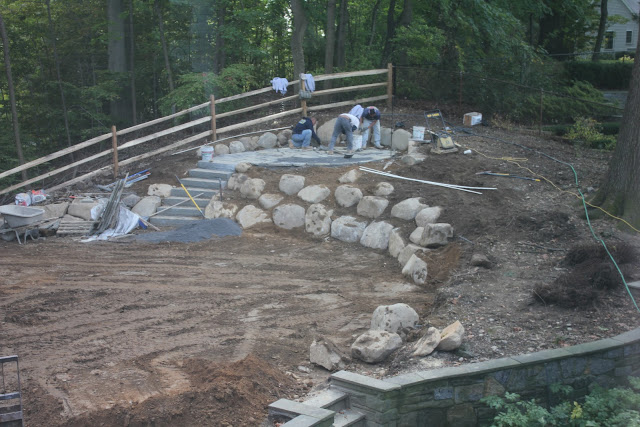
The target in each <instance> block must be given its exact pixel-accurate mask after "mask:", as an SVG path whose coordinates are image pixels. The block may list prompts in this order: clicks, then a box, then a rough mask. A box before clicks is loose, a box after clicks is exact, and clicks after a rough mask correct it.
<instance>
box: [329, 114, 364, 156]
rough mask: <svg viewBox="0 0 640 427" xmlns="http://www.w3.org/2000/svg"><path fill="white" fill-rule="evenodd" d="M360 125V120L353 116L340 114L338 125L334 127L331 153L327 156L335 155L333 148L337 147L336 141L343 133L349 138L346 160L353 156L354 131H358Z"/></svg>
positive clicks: (330, 145)
mask: <svg viewBox="0 0 640 427" xmlns="http://www.w3.org/2000/svg"><path fill="white" fill-rule="evenodd" d="M359 125H360V119H358V118H357V117H356V116H354V115H352V114H340V115H339V116H338V120H336V124H335V125H334V126H333V134H332V135H331V142H330V143H329V151H328V153H327V154H333V147H334V146H335V145H336V139H338V137H339V136H340V134H341V133H344V134H345V135H346V137H347V153H346V154H345V155H344V157H345V158H350V157H352V156H353V131H355V130H356V129H358V126H359Z"/></svg>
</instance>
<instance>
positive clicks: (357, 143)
mask: <svg viewBox="0 0 640 427" xmlns="http://www.w3.org/2000/svg"><path fill="white" fill-rule="evenodd" d="M360 148H362V135H353V149H354V150H359V149H360Z"/></svg>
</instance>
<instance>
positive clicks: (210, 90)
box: [159, 64, 257, 115]
mask: <svg viewBox="0 0 640 427" xmlns="http://www.w3.org/2000/svg"><path fill="white" fill-rule="evenodd" d="M252 71H253V70H252V67H251V66H250V65H247V64H234V65H230V66H229V67H227V68H225V69H224V70H222V71H221V72H220V74H218V75H216V74H213V73H189V74H184V75H182V76H180V80H179V84H178V87H177V88H176V89H175V90H174V91H173V92H171V93H169V94H168V95H167V96H165V97H163V98H162V99H160V102H159V103H160V109H161V111H162V112H163V114H165V115H168V114H170V112H171V107H172V105H175V107H176V109H178V110H185V109H187V108H190V107H193V106H194V105H198V104H202V103H205V102H207V101H208V100H209V96H210V95H214V96H215V97H216V98H224V97H227V96H231V95H235V94H238V93H242V92H246V91H249V90H251V89H254V88H255V87H256V86H257V82H256V81H255V79H254V78H253V74H252ZM226 104H227V103H225V104H223V106H224V105H226ZM220 111H225V109H224V107H222V108H220Z"/></svg>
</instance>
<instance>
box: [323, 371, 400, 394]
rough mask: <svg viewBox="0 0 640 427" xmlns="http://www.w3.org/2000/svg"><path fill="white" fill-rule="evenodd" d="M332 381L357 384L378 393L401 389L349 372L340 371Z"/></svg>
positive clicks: (382, 381)
mask: <svg viewBox="0 0 640 427" xmlns="http://www.w3.org/2000/svg"><path fill="white" fill-rule="evenodd" d="M331 379H332V380H333V381H339V382H345V383H349V384H355V385H358V386H361V387H366V388H371V389H375V390H377V391H393V390H398V389H400V386H399V385H397V384H392V383H390V382H388V381H384V380H378V379H375V378H370V377H367V376H366V375H360V374H356V373H353V372H348V371H338V372H336V373H335V374H332V375H331Z"/></svg>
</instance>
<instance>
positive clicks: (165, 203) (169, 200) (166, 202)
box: [158, 190, 211, 210]
mask: <svg viewBox="0 0 640 427" xmlns="http://www.w3.org/2000/svg"><path fill="white" fill-rule="evenodd" d="M189 193H190V194H191V197H193V200H195V201H196V203H197V204H198V206H200V209H204V208H206V207H207V205H208V204H209V202H210V201H211V198H210V197H209V198H203V197H195V195H196V194H200V193H202V191H200V192H196V193H195V194H192V193H191V190H189ZM180 202H183V203H182V204H181V205H179V206H193V202H192V201H191V200H190V199H189V198H188V197H186V196H185V197H177V196H169V197H165V198H164V199H163V200H162V206H160V207H159V208H158V210H162V209H165V208H168V207H169V206H173V205H175V204H176V203H180ZM176 207H177V206H176Z"/></svg>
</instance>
